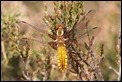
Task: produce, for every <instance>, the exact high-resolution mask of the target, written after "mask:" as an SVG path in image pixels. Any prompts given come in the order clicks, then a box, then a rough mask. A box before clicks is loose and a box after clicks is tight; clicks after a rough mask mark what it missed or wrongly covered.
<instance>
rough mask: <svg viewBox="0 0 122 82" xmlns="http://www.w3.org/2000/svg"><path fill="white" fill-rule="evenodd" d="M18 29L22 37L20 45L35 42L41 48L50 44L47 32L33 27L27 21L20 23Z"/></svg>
mask: <svg viewBox="0 0 122 82" xmlns="http://www.w3.org/2000/svg"><path fill="white" fill-rule="evenodd" d="M18 29H19V33H20V35H22V38H21V40H20V43H25V42H29V43H30V44H32V42H33V43H37V46H38V45H40V46H41V47H42V46H45V45H47V44H48V41H49V38H48V32H47V31H46V30H44V29H41V28H38V27H36V26H33V25H31V24H29V23H27V22H25V21H18ZM23 45H24V44H23Z"/></svg>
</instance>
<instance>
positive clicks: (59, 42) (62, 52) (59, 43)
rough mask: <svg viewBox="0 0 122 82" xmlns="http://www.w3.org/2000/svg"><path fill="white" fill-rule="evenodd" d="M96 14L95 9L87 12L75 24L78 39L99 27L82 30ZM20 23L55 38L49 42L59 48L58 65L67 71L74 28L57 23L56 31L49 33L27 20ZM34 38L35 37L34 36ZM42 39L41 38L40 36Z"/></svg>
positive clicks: (21, 25) (22, 26)
mask: <svg viewBox="0 0 122 82" xmlns="http://www.w3.org/2000/svg"><path fill="white" fill-rule="evenodd" d="M94 14H95V10H90V11H89V12H88V13H87V14H85V15H84V16H83V17H81V18H80V19H79V21H78V22H77V23H76V24H75V25H74V27H73V28H75V29H76V31H77V33H76V36H75V37H76V39H77V41H78V39H80V38H81V36H82V35H85V34H87V32H91V31H92V30H93V29H95V28H97V27H93V28H90V29H88V30H87V32H86V31H85V32H82V33H81V31H83V29H87V28H86V26H87V24H88V22H89V21H90V20H91V19H92V17H93V16H94ZM18 24H19V25H20V28H25V27H27V28H29V27H30V28H33V29H35V30H37V31H39V32H40V34H41V35H43V34H46V35H48V37H50V38H51V39H53V40H54V41H50V42H47V44H49V45H50V46H51V47H52V48H53V49H55V50H57V54H58V55H57V60H58V66H59V68H60V69H61V71H62V72H64V71H65V69H66V68H67V60H68V58H67V54H68V53H67V52H68V49H67V47H68V46H69V45H70V44H71V41H72V38H71V34H72V33H73V28H72V29H70V30H69V29H67V27H65V25H64V24H57V25H56V27H55V28H54V31H53V32H52V34H49V33H48V32H47V31H45V30H42V29H40V28H38V27H36V26H33V25H31V24H29V23H27V22H25V21H19V22H18ZM24 39H29V38H24ZM33 39H34V38H33ZM38 39H40V40H41V38H38Z"/></svg>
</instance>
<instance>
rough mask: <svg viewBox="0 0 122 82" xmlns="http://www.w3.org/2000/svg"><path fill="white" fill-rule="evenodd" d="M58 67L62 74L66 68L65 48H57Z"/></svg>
mask: <svg viewBox="0 0 122 82" xmlns="http://www.w3.org/2000/svg"><path fill="white" fill-rule="evenodd" d="M57 52H58V66H59V68H60V69H61V71H62V72H64V70H65V69H66V68H67V51H66V48H65V46H63V45H62V46H58V48H57Z"/></svg>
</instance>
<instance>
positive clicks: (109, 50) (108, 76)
mask: <svg viewBox="0 0 122 82" xmlns="http://www.w3.org/2000/svg"><path fill="white" fill-rule="evenodd" d="M43 3H46V4H47V7H48V13H49V14H53V12H54V9H53V2H51V1H47V2H42V1H2V2H1V15H2V16H3V15H7V14H11V15H14V14H15V13H17V14H19V16H18V19H19V20H22V21H26V22H28V23H29V24H32V25H35V26H38V27H40V28H41V29H44V30H47V31H49V27H47V26H46V25H45V23H44V21H43V20H42V19H43V17H44V12H45V10H44V4H43ZM91 9H95V10H96V14H95V16H94V18H93V19H92V21H91V23H90V25H92V26H98V27H100V30H99V32H98V33H97V34H96V35H95V46H97V48H98V47H99V46H100V45H101V44H104V54H103V55H104V60H103V62H102V64H101V70H102V75H103V78H104V80H106V81H112V80H117V78H118V77H119V76H118V74H117V73H116V72H115V71H114V70H113V69H115V70H117V71H118V72H119V68H120V67H119V66H120V62H121V61H120V55H119V54H118V48H117V46H118V40H119V38H118V37H119V32H120V30H121V29H120V28H121V2H120V1H84V10H85V12H88V11H89V10H91ZM6 47H7V46H5V48H4V49H5V50H6ZM2 49H3V46H2ZM38 50H40V48H38ZM6 51H7V50H6ZM10 52H12V51H10ZM40 52H42V51H40ZM43 52H45V54H47V52H46V51H45V50H43ZM53 52H56V51H53ZM6 53H7V52H6ZM38 53H39V52H38ZM51 54H52V53H51ZM8 55H9V53H7V55H6V56H4V54H3V52H1V80H2V81H5V80H19V77H20V70H19V69H20V67H19V65H18V64H16V63H15V62H16V61H17V59H16V58H15V59H12V58H14V55H12V56H10V57H9V56H8ZM55 55H56V54H55ZM6 57H7V60H9V61H8V63H7V64H6V63H5V59H6ZM53 57H54V61H52V62H51V63H55V62H56V58H55V56H54V55H53V56H52V58H53ZM9 58H10V59H9ZM11 59H12V60H11ZM43 60H44V59H43ZM10 62H13V63H10ZM54 68H55V67H54ZM111 68H112V69H111ZM15 69H16V70H15ZM40 70H41V69H40ZM16 71H17V73H15V72H16ZM53 71H55V69H54V70H53ZM58 74H59V75H58ZM57 76H58V78H60V73H59V72H57V71H56V72H53V74H52V75H51V79H50V80H57ZM39 77H40V78H41V76H39ZM67 80H77V77H76V75H73V74H71V76H70V77H68V79H67Z"/></svg>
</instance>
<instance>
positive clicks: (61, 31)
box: [56, 24, 64, 36]
mask: <svg viewBox="0 0 122 82" xmlns="http://www.w3.org/2000/svg"><path fill="white" fill-rule="evenodd" d="M56 29H57V36H62V35H63V34H64V25H63V24H58V25H57V26H56Z"/></svg>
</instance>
